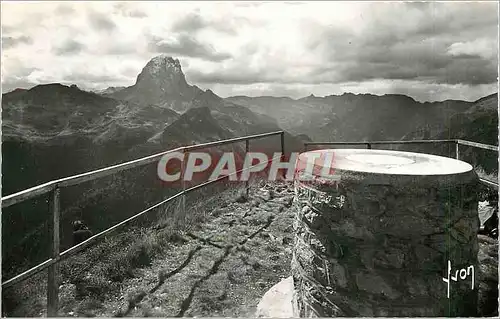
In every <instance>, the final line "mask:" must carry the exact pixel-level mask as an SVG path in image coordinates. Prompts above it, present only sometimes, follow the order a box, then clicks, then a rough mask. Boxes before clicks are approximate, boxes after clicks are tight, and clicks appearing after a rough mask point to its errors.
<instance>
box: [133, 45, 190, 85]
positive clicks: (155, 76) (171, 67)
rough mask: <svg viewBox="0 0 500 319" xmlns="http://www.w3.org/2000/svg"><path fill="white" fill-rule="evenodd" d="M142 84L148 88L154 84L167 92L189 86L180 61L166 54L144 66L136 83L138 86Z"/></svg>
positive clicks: (156, 57)
mask: <svg viewBox="0 0 500 319" xmlns="http://www.w3.org/2000/svg"><path fill="white" fill-rule="evenodd" d="M143 82H144V83H143ZM142 84H144V85H147V86H150V85H151V84H154V86H156V87H162V88H163V89H164V90H167V91H171V90H170V89H175V88H177V89H178V88H180V87H186V86H187V83H186V79H185V77H184V73H183V72H182V67H181V62H180V61H179V59H174V58H172V57H171V56H168V55H165V54H161V55H158V56H155V57H154V58H152V59H151V60H149V62H148V63H147V64H146V66H144V68H143V69H142V71H141V73H139V75H138V76H137V81H136V85H142Z"/></svg>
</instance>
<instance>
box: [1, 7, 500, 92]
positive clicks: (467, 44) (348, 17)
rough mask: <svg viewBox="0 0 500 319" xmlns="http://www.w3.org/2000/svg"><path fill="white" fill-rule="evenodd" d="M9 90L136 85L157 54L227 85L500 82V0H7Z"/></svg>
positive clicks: (219, 87)
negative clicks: (277, 0)
mask: <svg viewBox="0 0 500 319" xmlns="http://www.w3.org/2000/svg"><path fill="white" fill-rule="evenodd" d="M1 5H2V8H1V9H2V10H1V14H2V16H1V18H2V20H1V21H2V91H3V92H4V93H5V92H7V91H10V90H12V89H14V88H17V87H22V88H29V87H32V86H34V85H36V84H39V83H50V82H61V83H64V84H72V83H75V84H77V85H78V86H80V87H81V88H85V89H102V88H106V87H108V86H128V85H132V84H134V82H135V79H136V76H137V74H138V73H139V72H140V71H141V69H142V67H143V66H144V65H145V64H146V62H147V61H148V60H149V59H150V58H152V57H153V56H156V55H159V54H162V53H165V54H168V55H171V56H173V57H176V58H179V59H180V61H181V64H182V68H183V70H184V73H185V74H186V78H187V80H188V82H189V83H191V84H196V85H198V86H199V87H200V88H203V89H211V90H213V91H214V92H215V93H217V94H219V95H220V96H223V97H227V96H231V95H248V96H258V95H274V96H290V97H293V98H299V97H303V96H307V95H310V94H314V95H317V96H324V95H330V94H341V93H342V92H353V93H373V94H384V93H401V94H407V95H410V96H412V97H414V98H415V99H417V100H420V101H427V100H430V101H434V100H444V99H465V100H475V99H477V98H480V97H482V96H485V95H488V94H491V93H493V92H497V90H498V88H497V76H498V15H497V14H498V4H497V2H496V1H493V2H483V3H472V2H461V3H449V2H448V3H396V2H394V3H381V2H378V3H377V2H373V3H370V2H349V3H348V2H336V3H333V2H332V3H328V2H310V3H306V2H303V3H302V2H281V3H271V2H261V3H252V2H233V3H230V2H150V3H146V2H139V1H138V2H104V3H100V2H73V3H70V2H69V1H68V2H45V1H44V2H43V3H42V2H32V3H28V2H24V3H23V2H18V1H16V2H5V1H2V3H1Z"/></svg>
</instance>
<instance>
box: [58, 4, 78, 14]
mask: <svg viewBox="0 0 500 319" xmlns="http://www.w3.org/2000/svg"><path fill="white" fill-rule="evenodd" d="M56 13H57V14H59V15H62V16H65V15H69V14H73V13H75V9H73V8H72V7H71V6H68V5H65V4H61V5H59V6H58V7H57V8H56Z"/></svg>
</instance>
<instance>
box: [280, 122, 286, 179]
mask: <svg viewBox="0 0 500 319" xmlns="http://www.w3.org/2000/svg"><path fill="white" fill-rule="evenodd" d="M281 159H282V160H285V132H284V131H283V132H281ZM283 179H284V180H286V171H285V170H283Z"/></svg>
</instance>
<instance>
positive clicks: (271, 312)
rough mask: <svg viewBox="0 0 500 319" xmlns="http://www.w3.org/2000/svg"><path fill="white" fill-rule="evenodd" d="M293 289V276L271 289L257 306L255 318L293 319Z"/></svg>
mask: <svg viewBox="0 0 500 319" xmlns="http://www.w3.org/2000/svg"><path fill="white" fill-rule="evenodd" d="M293 287H294V286H293V277H292V276H290V277H288V278H286V279H283V280H281V281H280V282H279V283H277V284H276V285H274V286H273V287H271V289H269V290H268V291H267V292H266V293H265V294H264V296H263V297H262V299H261V301H260V302H259V304H258V305H257V311H256V313H255V316H256V317H258V318H292V317H293V304H292V302H293V301H292V300H293Z"/></svg>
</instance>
